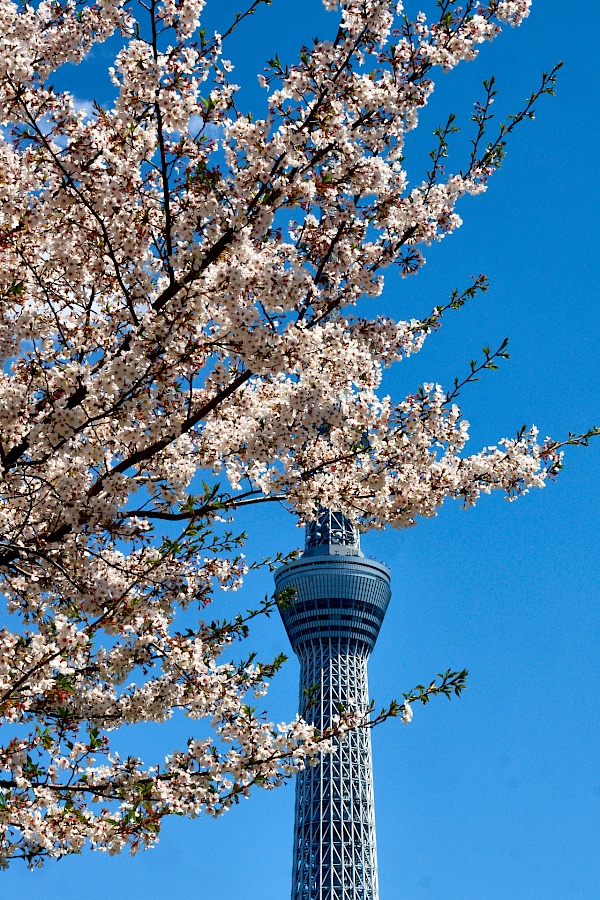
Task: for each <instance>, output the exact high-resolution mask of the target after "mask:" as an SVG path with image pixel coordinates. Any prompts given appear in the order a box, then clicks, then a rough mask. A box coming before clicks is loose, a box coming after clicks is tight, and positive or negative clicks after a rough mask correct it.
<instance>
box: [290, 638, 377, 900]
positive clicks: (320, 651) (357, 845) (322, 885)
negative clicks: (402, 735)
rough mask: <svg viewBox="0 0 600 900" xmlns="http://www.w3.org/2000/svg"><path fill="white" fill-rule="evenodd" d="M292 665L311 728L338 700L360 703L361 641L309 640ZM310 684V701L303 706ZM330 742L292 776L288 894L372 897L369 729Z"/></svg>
mask: <svg viewBox="0 0 600 900" xmlns="http://www.w3.org/2000/svg"><path fill="white" fill-rule="evenodd" d="M300 666H301V669H300V710H301V711H303V709H302V708H303V706H304V709H305V710H306V711H305V712H304V717H305V718H306V719H307V720H308V721H311V722H313V723H314V724H315V726H316V727H317V728H318V729H319V730H323V729H325V728H327V727H328V726H329V725H330V724H331V722H332V719H333V717H334V716H335V715H336V714H337V712H338V710H339V707H340V705H341V706H343V707H345V708H348V707H350V708H353V709H358V710H360V711H364V710H366V709H367V707H368V704H369V690H368V683H367V653H366V652H365V648H364V645H363V647H358V646H356V644H355V643H354V642H350V641H348V640H346V639H344V638H333V639H329V640H324V641H322V642H318V643H317V642H313V643H311V644H310V645H306V646H305V647H304V648H303V649H302V652H301V653H300ZM316 685H318V690H317V691H314V687H315V686H316ZM311 691H314V694H315V704H314V706H312V707H309V708H308V709H306V703H307V696H308V695H310V692H311ZM336 744H337V746H336V749H335V752H334V753H333V754H331V755H326V756H322V757H321V758H320V760H319V762H318V764H317V765H316V766H314V767H310V766H309V767H308V768H306V769H304V770H303V771H301V772H300V773H299V774H298V776H297V781H296V815H295V826H294V870H293V880H292V900H342V898H343V900H358V898H360V900H378V897H379V891H378V885H377V851H376V843H375V812H374V801H373V771H372V762H371V733H370V731H369V730H368V729H366V728H359V729H356V730H353V731H351V732H349V734H348V735H347V736H346V737H345V738H344V739H343V740H342V741H336Z"/></svg>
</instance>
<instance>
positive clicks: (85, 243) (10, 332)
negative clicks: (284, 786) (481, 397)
mask: <svg viewBox="0 0 600 900" xmlns="http://www.w3.org/2000/svg"><path fill="white" fill-rule="evenodd" d="M264 2H265V3H267V4H268V2H269V0H253V2H251V3H250V4H249V6H248V8H247V9H246V10H245V12H243V13H239V14H237V15H236V16H235V17H234V19H233V21H231V22H230V23H225V24H224V25H223V29H222V32H221V33H220V34H217V33H215V34H213V35H210V34H208V33H207V32H206V30H203V29H202V13H203V7H204V5H205V4H204V0H163V2H160V3H159V2H156V0H143V2H142V0H133V2H132V3H131V4H127V3H125V2H124V0H97V2H95V3H91V2H85V0H82V2H79V0H41V2H39V3H29V2H27V0H24V2H21V3H18V4H17V3H14V2H12V0H0V43H1V48H2V54H1V63H0V67H1V68H0V109H1V117H2V118H1V123H0V124H1V125H2V128H3V130H2V138H1V140H0V156H1V159H0V197H1V200H2V212H1V214H0V215H1V219H0V249H1V257H0V292H1V297H2V304H1V306H0V334H1V338H0V347H1V352H2V363H3V365H2V373H1V374H0V464H1V467H2V495H1V497H2V501H1V506H0V520H1V523H2V527H1V540H0V577H1V580H2V591H3V594H4V597H5V600H6V604H7V609H8V613H9V614H10V616H9V617H8V618H7V619H6V620H5V621H6V623H7V624H6V625H5V627H4V628H3V629H2V630H1V631H0V681H1V685H0V692H1V698H0V702H1V706H2V716H3V721H4V724H5V731H8V732H9V735H10V736H9V737H8V738H7V739H6V740H4V742H3V744H2V746H1V747H0V762H1V766H2V769H3V770H4V771H3V774H2V776H1V777H0V810H1V812H0V824H1V833H2V839H1V850H0V853H1V857H0V858H1V860H2V863H3V864H4V865H7V864H8V862H9V861H10V860H11V859H15V858H19V857H21V858H24V859H26V860H27V861H28V862H29V863H30V864H37V863H40V862H41V861H42V860H43V859H44V858H46V857H59V856H63V855H65V854H69V853H73V852H78V851H79V850H80V849H81V848H82V847H83V846H84V845H85V844H86V843H89V844H91V846H93V847H95V848H98V849H102V850H108V851H109V852H110V853H115V852H119V851H120V850H121V849H123V848H128V849H130V850H131V851H136V850H137V849H139V848H140V847H142V846H148V845H150V844H152V843H153V842H154V841H155V840H156V838H157V835H158V831H159V829H160V823H161V820H162V818H163V817H164V816H166V815H170V814H178V815H189V816H195V815H197V814H198V813H199V812H200V811H201V810H205V811H206V812H208V813H211V814H214V815H216V814H218V813H219V812H220V811H222V810H225V809H227V808H228V807H229V806H230V805H231V804H232V803H233V802H235V801H236V800H237V799H238V798H239V797H240V796H247V795H248V794H249V792H250V790H251V788H252V787H253V786H254V785H260V786H263V787H273V786H275V785H276V784H279V783H280V782H281V781H282V780H284V779H286V778H288V777H289V776H290V775H292V774H293V773H294V772H295V771H297V770H298V768H299V767H300V766H303V765H305V764H307V763H310V761H311V759H315V757H316V755H317V754H318V753H320V752H323V751H327V750H328V749H329V748H330V747H331V737H332V734H330V733H328V734H316V733H315V732H314V730H313V728H312V727H309V726H308V725H306V724H305V723H304V722H303V721H302V720H301V719H297V720H296V721H294V722H292V723H289V724H283V725H279V726H274V725H273V724H272V723H270V722H269V720H268V717H266V716H265V715H262V714H260V713H257V712H256V711H255V710H254V708H253V707H252V706H251V702H252V698H253V697H261V696H262V695H263V694H264V692H265V690H266V681H267V680H268V678H269V677H271V675H272V674H273V673H274V672H275V671H276V669H277V668H278V666H279V665H280V663H281V659H280V658H278V659H276V660H274V661H273V662H271V663H268V664H266V663H258V662H256V661H255V659H254V658H253V657H252V656H250V657H249V658H247V659H245V660H243V661H241V662H239V663H237V664H233V663H229V662H223V661H222V659H221V657H222V654H223V652H224V651H225V650H226V649H227V648H229V647H230V645H231V644H232V642H233V641H235V640H236V639H237V638H240V637H245V636H246V635H247V632H248V628H249V624H250V621H251V620H252V618H254V616H256V615H259V614H262V613H265V612H267V613H268V612H269V611H270V610H271V608H272V607H273V605H274V604H275V602H276V601H275V600H267V601H265V603H263V604H262V605H259V606H258V608H257V609H255V610H252V611H250V612H248V613H247V614H246V615H241V616H238V617H237V618H235V619H233V620H232V621H227V622H221V623H212V624H206V623H200V624H199V625H198V626H197V627H195V628H189V629H187V630H186V629H181V627H180V624H179V623H180V622H181V616H182V614H183V612H184V611H185V610H186V609H190V608H193V607H196V608H198V607H200V608H201V609H202V608H204V607H205V606H206V605H207V604H209V602H210V600H211V595H212V591H213V589H214V587H215V586H216V585H218V586H220V587H222V588H225V589H228V588H235V587H236V586H237V585H238V584H239V583H240V581H241V579H242V578H243V577H244V575H245V574H246V572H247V571H248V569H249V568H251V567H252V566H251V565H249V564H248V563H247V562H246V561H245V558H244V556H243V554H242V552H241V550H242V544H243V538H242V536H237V535H236V533H235V530H228V528H229V525H230V523H231V522H233V521H234V518H235V512H236V510H238V509H240V508H241V507H244V506H251V505H254V504H259V503H272V502H278V503H283V504H284V505H286V506H287V507H288V508H289V509H290V510H291V511H292V512H294V513H295V514H296V515H297V516H298V517H299V518H300V520H301V521H302V520H307V519H310V518H312V517H314V516H315V515H316V514H317V512H318V510H319V508H321V507H328V508H334V509H340V510H343V511H344V513H345V514H346V515H347V516H349V517H350V518H351V519H353V520H354V521H356V522H357V523H358V524H359V526H360V527H361V528H363V529H368V528H377V527H382V526H384V525H385V524H390V525H392V526H394V527H397V528H406V527H409V526H411V525H413V524H414V523H415V521H416V520H417V519H418V518H421V517H429V516H433V515H435V513H436V510H437V509H438V508H439V506H440V505H441V504H442V503H443V502H444V500H445V499H446V498H458V499H460V500H461V501H462V502H463V503H464V504H465V505H467V506H468V505H472V504H473V503H475V502H476V501H477V499H478V498H479V497H480V495H481V494H482V493H489V492H490V491H492V490H494V489H499V490H500V491H503V492H505V494H506V495H507V497H508V498H510V499H512V498H514V497H516V496H518V495H520V494H522V493H524V492H526V491H527V490H529V488H531V487H542V486H543V485H544V483H545V481H546V479H547V478H549V477H554V476H555V475H556V474H557V472H558V470H559V468H560V463H561V446H562V444H561V443H558V442H555V441H551V440H546V441H545V442H543V443H538V441H537V433H536V431H535V429H532V430H530V431H523V432H521V433H519V434H518V435H517V436H516V437H515V438H513V439H505V440H502V441H500V443H499V444H498V446H496V447H493V448H487V449H485V450H483V451H481V452H479V453H475V454H474V455H467V454H465V452H464V447H465V442H466V440H467V437H468V423H466V422H465V421H464V420H463V419H461V415H460V410H459V408H458V406H457V405H456V402H455V401H456V399H457V396H458V394H459V392H460V389H461V388H462V387H463V386H464V385H465V384H466V383H468V382H470V381H473V380H475V379H476V377H477V375H478V373H479V372H480V371H481V370H484V369H492V368H495V366H496V362H497V360H498V359H499V358H502V357H504V356H506V355H507V354H506V344H505V343H503V344H502V345H501V346H500V347H498V348H497V349H496V350H494V351H492V350H491V349H489V348H485V349H484V353H483V357H482V358H481V360H480V361H478V362H477V361H475V362H473V363H471V367H470V370H469V371H467V373H466V375H465V377H464V378H462V379H457V380H456V382H455V384H454V386H453V387H452V388H451V389H450V390H444V389H443V388H442V387H441V386H439V385H435V384H425V385H423V387H422V388H420V389H419V390H418V391H417V392H416V393H414V394H411V395H410V396H408V397H404V398H400V399H397V398H396V399H394V398H390V397H386V396H381V392H380V391H379V390H378V389H379V387H380V382H381V378H382V372H383V370H384V369H385V367H388V366H391V365H393V364H396V363H399V362H400V361H401V360H403V359H404V358H406V357H408V356H410V355H411V354H413V353H416V352H418V350H419V349H420V348H421V347H422V345H423V343H424V341H425V340H426V338H427V337H428V336H429V335H430V334H432V333H433V332H435V331H436V329H437V328H438V327H439V326H440V324H441V320H442V317H443V315H444V314H445V313H446V312H448V311H449V310H451V309H457V308H459V307H461V306H462V305H463V304H464V303H465V302H466V301H467V300H468V299H470V298H471V297H473V296H474V295H475V294H476V293H477V292H479V291H484V290H485V288H486V282H485V279H484V278H483V277H481V276H480V277H479V278H477V279H475V281H474V282H473V283H472V284H471V285H469V286H468V287H467V288H466V289H465V290H464V291H463V292H460V291H456V292H454V293H453V294H452V296H451V298H450V300H449V301H448V302H446V303H444V304H441V305H439V306H437V307H436V308H434V309H433V310H432V312H431V314H430V315H429V316H428V317H427V318H425V319H423V320H411V321H402V320H400V319H398V320H392V319H391V318H388V317H384V316H378V317H376V318H368V317H365V316H364V315H361V309H360V307H361V301H362V300H363V299H364V298H376V297H378V296H379V295H380V294H381V292H382V291H383V290H384V278H385V272H386V270H393V269H394V268H395V269H396V270H398V269H399V271H400V272H401V274H402V275H405V276H408V275H411V274H414V273H417V272H418V270H419V268H420V266H421V265H422V263H423V260H424V257H423V252H424V248H426V247H427V246H429V245H430V244H431V243H432V242H434V241H438V240H441V239H442V238H443V237H444V236H445V235H448V234H450V233H451V232H452V231H454V230H455V229H456V228H458V227H459V225H460V224H461V220H460V218H459V216H458V214H457V213H456V211H455V210H456V204H457V202H458V201H459V200H460V198H461V197H463V196H465V195H467V194H471V195H477V194H480V193H483V192H484V191H485V189H486V185H487V182H488V180H489V178H490V177H491V175H492V174H493V173H494V172H495V170H497V169H498V167H499V166H500V164H501V161H502V156H503V152H504V147H505V143H506V140H507V138H508V136H509V134H510V133H511V132H512V131H513V129H514V128H516V127H517V126H518V125H519V124H520V123H521V122H522V121H523V120H524V119H526V118H531V117H532V116H533V110H534V104H535V103H536V101H537V100H538V99H539V97H540V96H541V95H543V94H549V93H552V88H553V85H554V81H555V74H556V70H553V71H552V72H550V73H549V74H545V75H544V76H543V78H542V81H541V84H540V86H539V87H538V89H537V90H536V91H534V93H533V94H532V96H531V97H530V99H529V101H528V102H527V103H526V104H525V106H524V107H523V109H521V110H520V111H519V112H517V113H516V114H515V115H514V116H512V117H511V118H510V119H509V120H507V122H506V123H505V124H503V125H500V126H499V127H498V128H497V129H496V131H494V132H493V133H492V134H491V135H490V129H491V127H492V126H493V124H494V123H493V122H492V103H493V100H494V95H495V88H494V84H493V82H488V83H485V85H484V91H483V95H482V99H481V101H480V102H479V103H478V104H477V105H476V107H475V112H474V114H473V117H472V128H473V137H472V148H471V152H470V155H469V156H468V158H466V159H465V160H464V161H463V167H462V169H460V170H457V171H455V172H453V173H451V174H449V173H448V172H447V171H446V169H445V164H446V156H447V147H448V139H449V135H450V134H451V133H452V131H453V129H454V128H455V123H454V120H453V119H452V118H451V119H450V120H449V121H448V123H447V125H446V126H445V127H443V128H441V129H440V130H439V131H438V132H437V140H438V143H437V147H436V148H435V149H434V151H433V152H432V154H431V166H430V168H429V171H428V172H427V173H425V175H422V176H421V180H420V181H417V182H415V186H412V187H409V185H408V177H407V172H406V171H405V168H404V165H403V148H404V141H405V136H406V134H407V133H408V132H409V131H411V130H412V129H414V128H415V127H416V126H417V124H418V116H419V111H420V109H421V108H422V107H424V106H425V104H427V103H428V101H429V99H430V97H431V95H432V93H433V90H434V80H433V78H434V75H435V73H436V71H448V70H450V69H452V68H453V67H455V66H457V65H459V64H460V63H463V62H466V61H468V60H470V59H473V58H474V57H475V56H476V55H477V53H478V48H479V45H480V44H482V43H484V42H485V41H490V40H493V39H495V38H496V36H497V35H498V34H499V33H500V31H501V28H502V27H503V26H506V25H508V26H517V25H520V24H521V22H522V21H523V20H524V19H525V18H526V17H527V15H528V12H529V7H530V0H515V2H512V0H480V2H475V0H463V2H462V5H458V4H457V2H455V0H438V3H437V7H438V9H437V13H436V19H435V20H432V21H428V20H427V19H426V17H425V15H423V14H419V15H418V16H417V18H416V21H414V22H411V21H409V20H408V19H407V18H406V17H405V15H404V13H403V10H402V4H401V3H396V2H391V0H342V2H335V0H324V2H325V6H326V8H327V9H329V10H331V11H332V13H334V14H335V15H336V20H335V21H336V26H335V28H334V29H333V38H332V40H329V41H319V42H315V43H314V45H313V46H312V47H310V48H306V47H305V48H302V49H301V52H300V55H299V59H298V61H297V62H296V63H294V64H288V65H285V64H284V63H283V62H281V61H280V60H279V59H278V58H275V59H274V60H271V61H270V63H269V66H268V67H267V68H266V69H265V70H264V73H262V74H260V75H259V81H260V83H261V84H262V85H263V87H264V88H265V91H266V96H267V98H268V113H267V114H266V116H265V117H264V118H261V119H258V118H256V119H253V118H252V117H251V116H249V115H244V114H241V113H240V111H239V110H238V108H237V106H236V90H237V88H236V85H235V84H234V83H233V82H232V81H231V74H230V73H231V72H232V68H233V67H232V65H231V63H230V62H229V61H228V60H227V59H226V57H225V55H224V54H225V52H226V46H227V39H228V38H229V36H230V35H231V34H232V32H233V31H234V29H236V28H239V27H248V26H249V22H247V21H246V20H247V19H249V17H250V16H251V14H252V13H253V12H254V11H255V10H256V8H257V7H258V6H259V5H260V4H261V3H264ZM250 21H251V20H250ZM115 33H117V34H120V35H121V36H122V41H121V49H120V50H119V52H118V54H117V57H116V59H115V61H114V67H113V68H111V69H110V77H111V78H112V81H113V84H114V88H115V95H116V99H115V100H114V104H113V105H112V106H111V108H109V109H104V108H101V107H100V106H99V105H96V106H95V109H94V112H93V114H92V115H89V114H87V113H86V111H85V110H83V109H81V108H79V107H78V105H77V104H76V103H75V100H74V97H73V96H72V95H71V94H69V93H68V92H58V91H56V90H54V88H53V87H52V85H51V79H52V77H53V73H55V72H56V71H57V70H58V69H60V67H61V66H63V65H64V64H65V63H77V62H79V61H81V60H82V59H84V57H85V56H86V55H87V54H89V53H90V52H91V51H92V50H93V48H94V47H95V46H96V45H98V44H100V43H102V42H105V41H106V40H107V39H108V38H110V37H111V36H112V35H114V34H115ZM595 432H596V430H595V429H592V431H590V432H589V433H588V434H586V435H579V436H573V435H571V436H569V438H568V439H567V441H563V442H562V443H563V444H564V443H585V442H586V441H587V439H588V438H589V437H590V436H591V434H592V433H595ZM202 478H203V479H204V480H205V482H202V484H203V486H202V488H198V487H197V485H198V484H199V483H200V481H199V479H202ZM219 478H220V480H221V482H222V483H225V481H226V482H227V488H226V489H224V488H221V487H219V484H218V481H217V479H219ZM161 528H164V529H167V528H168V533H167V534H162V532H161ZM276 562H277V560H263V561H262V562H259V563H256V564H253V565H274V564H276ZM279 602H285V598H283V599H282V598H280V601H279ZM186 621H187V620H186ZM464 675H465V673H452V672H447V673H446V675H444V676H441V680H439V681H434V682H432V683H431V684H430V686H429V687H428V688H418V689H415V690H414V691H412V692H409V693H408V694H406V695H405V698H404V702H403V703H402V705H397V704H392V705H391V706H390V707H389V708H388V709H387V710H385V711H384V712H382V714H381V715H380V716H375V717H374V719H373V720H372V721H375V722H376V721H379V720H380V719H382V718H385V717H386V716H387V715H389V714H398V715H400V716H402V718H403V719H404V721H409V720H410V718H411V715H412V710H411V704H412V703H414V702H417V701H419V700H420V701H422V702H427V701H428V700H429V699H430V698H431V697H432V696H433V695H435V694H436V693H444V694H446V695H447V696H449V695H450V694H451V693H460V690H461V689H462V686H463V685H464ZM176 710H179V711H183V712H184V713H185V714H186V715H187V716H189V717H190V718H191V719H205V718H207V719H208V720H210V723H211V725H212V728H213V732H214V734H213V736H211V737H209V738H206V739H205V738H202V739H198V740H192V741H190V742H189V745H188V746H187V747H185V748H175V749H174V750H173V753H172V755H171V756H170V757H169V758H168V759H167V760H166V762H165V763H164V765H148V764H146V763H144V762H143V761H142V760H140V759H137V758H133V757H128V758H126V759H121V758H120V757H119V755H118V753H117V752H116V751H115V750H114V748H113V747H112V745H111V740H110V739H111V732H112V731H113V730H114V729H117V728H119V727H121V726H125V725H130V724H133V723H139V722H148V721H152V722H164V721H166V720H168V719H169V718H170V717H171V716H172V715H173V713H174V711H176ZM362 724H363V725H364V724H365V723H364V721H363V723H362ZM356 725H357V721H355V720H353V719H352V717H351V716H350V715H341V717H340V722H339V725H338V728H337V731H336V733H339V732H342V731H343V730H344V729H345V728H348V727H352V726H356Z"/></svg>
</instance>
